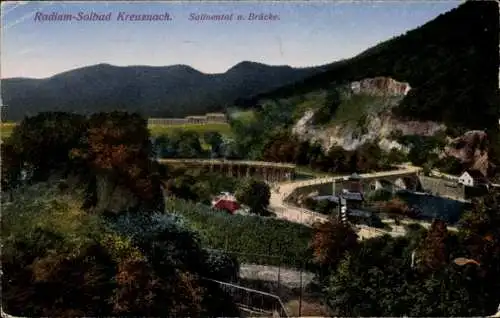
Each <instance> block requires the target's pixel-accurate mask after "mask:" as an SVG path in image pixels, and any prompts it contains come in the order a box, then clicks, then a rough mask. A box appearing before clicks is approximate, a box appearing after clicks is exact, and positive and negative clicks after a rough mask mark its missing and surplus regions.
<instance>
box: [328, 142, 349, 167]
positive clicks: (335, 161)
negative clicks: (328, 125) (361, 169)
mask: <svg viewBox="0 0 500 318" xmlns="http://www.w3.org/2000/svg"><path fill="white" fill-rule="evenodd" d="M325 160H326V162H327V165H328V171H330V172H349V171H350V169H349V164H348V160H349V158H348V152H347V151H346V150H345V149H344V148H342V147H341V146H337V145H334V146H332V147H331V148H330V149H329V150H328V152H327V154H326V158H325Z"/></svg>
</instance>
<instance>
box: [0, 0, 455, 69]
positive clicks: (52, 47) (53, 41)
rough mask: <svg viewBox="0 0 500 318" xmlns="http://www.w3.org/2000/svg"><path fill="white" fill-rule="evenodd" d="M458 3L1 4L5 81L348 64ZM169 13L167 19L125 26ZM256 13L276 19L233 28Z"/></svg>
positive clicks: (247, 21)
mask: <svg viewBox="0 0 500 318" xmlns="http://www.w3.org/2000/svg"><path fill="white" fill-rule="evenodd" d="M459 4H460V2H458V1H418V2H412V1H377V2H375V1H373V2H372V1H349V2H347V1H329V2H291V1H290V2H285V1H283V2H240V3H235V2H213V1H210V2H135V3H127V2H62V1H57V2H55V1H45V2H28V1H18V2H9V1H6V2H3V3H2V7H1V24H2V28H1V49H0V60H1V71H0V76H1V78H10V77H31V78H45V77H50V76H52V75H55V74H57V73H60V72H64V71H68V70H71V69H75V68H79V67H84V66H88V65H94V64H99V63H108V64H112V65H117V66H127V65H151V66H166V65H174V64H186V65H190V66H192V67H193V68H195V69H197V70H199V71H202V72H205V73H223V72H225V71H226V70H227V69H229V68H231V67H232V66H234V65H235V64H237V63H239V62H241V61H254V62H261V63H265V64H269V65H290V66H294V67H307V66H315V65H321V64H326V63H331V62H334V61H337V60H339V59H344V58H349V57H352V56H355V55H356V54H358V53H360V52H362V51H364V50H366V49H367V48H369V47H371V46H373V45H375V44H377V43H379V42H381V41H384V40H387V39H390V38H391V37H394V36H397V35H400V34H403V33H405V32H406V31H408V30H411V29H413V28H415V27H418V26H420V25H422V24H424V23H426V22H427V21H430V20H432V19H434V18H435V17H437V16H438V15H439V14H442V13H445V12H447V11H449V10H451V9H453V8H455V7H457V6H458V5H459ZM52 12H55V13H57V14H70V15H73V16H75V17H76V16H78V15H79V14H89V13H92V12H95V13H99V14H110V13H111V17H110V20H109V21H76V20H72V21H40V19H38V20H37V18H36V17H37V14H38V17H40V14H44V15H49V14H51V13H52ZM120 12H123V13H126V14H165V13H168V14H169V16H170V18H171V20H170V21H118V15H119V13H120ZM202 13H205V14H231V13H232V14H234V16H233V20H232V21H192V20H189V17H190V16H191V14H202ZM250 13H257V14H258V13H264V14H273V15H276V16H278V17H279V20H274V21H256V20H253V21H249V20H248V19H246V20H242V21H236V19H235V18H234V17H235V16H236V15H238V14H241V15H243V16H244V17H245V18H246V17H248V15H249V14H250Z"/></svg>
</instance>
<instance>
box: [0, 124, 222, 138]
mask: <svg viewBox="0 0 500 318" xmlns="http://www.w3.org/2000/svg"><path fill="white" fill-rule="evenodd" d="M15 125H16V124H15V123H2V124H1V126H0V136H1V138H2V139H5V138H8V137H9V136H10V134H11V133H12V130H13V129H14V127H15ZM178 129H180V130H191V131H196V132H197V133H200V134H203V133H204V132H206V131H218V132H219V133H221V134H222V135H225V136H228V135H230V134H231V127H230V126H229V124H222V123H221V124H217V123H212V124H185V125H149V130H150V131H151V135H153V136H159V135H165V134H166V135H168V134H170V133H172V132H173V131H175V130H178Z"/></svg>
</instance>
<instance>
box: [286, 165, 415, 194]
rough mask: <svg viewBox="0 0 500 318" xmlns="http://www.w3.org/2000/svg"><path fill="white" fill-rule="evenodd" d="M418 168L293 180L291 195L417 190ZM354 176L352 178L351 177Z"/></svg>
mask: <svg viewBox="0 0 500 318" xmlns="http://www.w3.org/2000/svg"><path fill="white" fill-rule="evenodd" d="M419 175H420V169H419V168H414V167H411V168H404V169H398V170H392V171H382V172H374V173H366V174H361V175H359V176H357V177H358V178H356V177H355V176H354V175H353V176H338V177H327V178H318V179H313V180H305V181H301V182H295V183H294V184H295V187H294V189H293V191H291V192H290V195H291V196H292V197H298V196H302V195H308V194H310V193H313V192H317V193H318V195H330V194H338V193H340V192H342V190H343V189H348V190H350V191H359V192H363V193H369V192H372V191H374V190H377V189H385V190H388V191H391V192H396V191H397V190H402V189H405V190H408V191H419V190H421V189H422V186H421V183H420V178H419ZM353 177H354V178H353Z"/></svg>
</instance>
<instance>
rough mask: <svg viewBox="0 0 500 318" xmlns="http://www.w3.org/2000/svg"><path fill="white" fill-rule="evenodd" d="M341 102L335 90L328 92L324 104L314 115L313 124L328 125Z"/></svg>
mask: <svg viewBox="0 0 500 318" xmlns="http://www.w3.org/2000/svg"><path fill="white" fill-rule="evenodd" d="M341 101H342V100H341V98H340V93H339V91H338V90H337V89H336V88H333V89H330V90H328V95H327V97H326V102H325V104H324V105H322V106H321V107H320V108H319V109H318V110H317V111H316V112H315V113H314V117H313V123H314V124H315V125H323V124H327V123H329V122H330V121H331V120H332V119H333V117H334V115H335V111H336V110H337V108H338V107H339V106H340V103H341Z"/></svg>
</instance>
